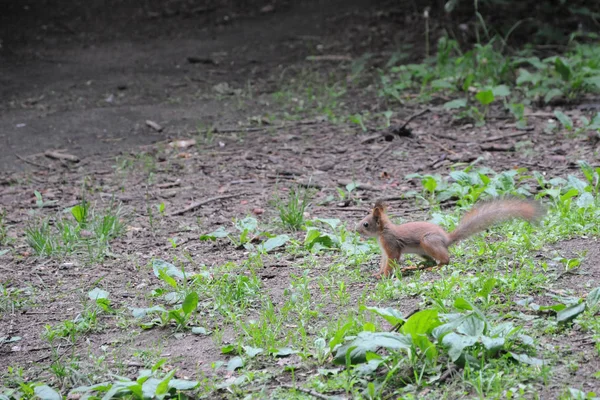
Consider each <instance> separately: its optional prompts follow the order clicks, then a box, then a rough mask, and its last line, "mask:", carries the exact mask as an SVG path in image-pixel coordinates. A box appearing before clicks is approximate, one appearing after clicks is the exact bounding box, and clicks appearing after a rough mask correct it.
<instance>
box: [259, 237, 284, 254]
mask: <svg viewBox="0 0 600 400" xmlns="http://www.w3.org/2000/svg"><path fill="white" fill-rule="evenodd" d="M289 240H290V237H289V236H288V235H277V236H275V237H273V238H270V239H268V240H267V241H266V242H264V243H262V244H261V245H260V246H258V248H257V249H258V250H259V251H264V252H265V253H268V252H269V251H271V250H274V249H276V248H278V247H281V246H283V245H284V244H286V243H287V242H288V241H289Z"/></svg>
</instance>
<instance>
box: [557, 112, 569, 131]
mask: <svg viewBox="0 0 600 400" xmlns="http://www.w3.org/2000/svg"><path fill="white" fill-rule="evenodd" d="M554 116H555V117H556V119H557V120H558V121H559V122H560V123H561V125H562V126H564V127H565V129H566V130H568V131H570V130H572V129H573V121H572V120H571V118H570V117H569V116H568V115H567V114H565V113H563V112H562V111H559V110H554Z"/></svg>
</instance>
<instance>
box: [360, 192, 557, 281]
mask: <svg viewBox="0 0 600 400" xmlns="http://www.w3.org/2000/svg"><path fill="white" fill-rule="evenodd" d="M386 208H387V207H386V205H385V204H384V203H383V202H381V201H377V202H376V203H375V208H373V210H372V212H371V214H369V215H367V216H366V217H365V218H364V219H363V220H362V221H360V222H359V223H358V225H357V227H356V230H357V231H358V232H359V233H360V234H361V235H363V236H366V237H376V238H377V241H378V242H379V247H380V248H381V264H380V268H379V272H377V273H376V274H374V276H376V277H380V276H381V275H384V276H388V275H389V274H390V273H391V272H392V266H393V264H394V262H398V261H400V257H401V256H402V254H419V255H420V256H422V257H423V258H424V259H425V260H427V261H430V262H434V261H438V264H437V266H438V267H440V266H442V265H446V264H448V262H449V261H450V254H449V253H448V247H449V246H451V245H452V244H454V243H456V242H458V241H460V240H463V239H466V238H467V237H469V236H471V235H474V234H476V233H478V232H481V231H483V230H485V229H487V228H489V227H490V226H492V225H495V224H498V223H500V222H504V221H508V220H510V219H513V218H522V219H524V220H527V221H530V222H533V221H536V220H539V219H541V218H542V217H543V216H544V214H545V212H546V210H545V208H544V207H543V206H542V205H541V204H540V203H539V202H537V201H534V200H521V199H516V198H505V199H495V200H490V201H482V202H480V203H479V204H477V205H476V206H475V207H474V208H473V209H472V210H470V211H469V212H468V213H467V214H465V216H464V217H463V218H462V220H461V221H460V222H459V224H458V226H457V227H456V229H454V230H453V231H452V232H450V233H447V232H446V231H444V230H443V229H442V228H441V227H439V226H438V225H435V224H432V223H430V222H408V223H406V224H402V225H395V224H394V223H392V221H390V219H389V218H388V216H387V215H386V214H385V211H386ZM406 269H408V268H405V269H404V270H406Z"/></svg>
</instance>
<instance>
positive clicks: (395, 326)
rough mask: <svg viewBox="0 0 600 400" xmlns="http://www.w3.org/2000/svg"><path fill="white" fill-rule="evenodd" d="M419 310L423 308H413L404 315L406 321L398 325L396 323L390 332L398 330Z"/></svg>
mask: <svg viewBox="0 0 600 400" xmlns="http://www.w3.org/2000/svg"><path fill="white" fill-rule="evenodd" d="M419 311H421V309H419V308H415V309H414V310H412V311H411V312H410V313H409V314H408V315H407V316H406V317H404V321H401V322H398V323H397V324H396V325H394V326H393V327H392V329H390V332H397V331H398V330H399V329H400V328H402V325H404V324H405V323H406V321H408V319H409V318H410V317H412V316H413V315H414V314H416V313H418V312H419Z"/></svg>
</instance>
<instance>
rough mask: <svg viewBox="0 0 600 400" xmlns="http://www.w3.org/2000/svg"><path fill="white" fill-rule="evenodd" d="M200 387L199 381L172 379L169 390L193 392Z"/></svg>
mask: <svg viewBox="0 0 600 400" xmlns="http://www.w3.org/2000/svg"><path fill="white" fill-rule="evenodd" d="M198 385H200V382H198V381H187V380H185V379H171V380H170V381H169V388H172V389H175V390H192V389H195V388H196V387H198Z"/></svg>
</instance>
